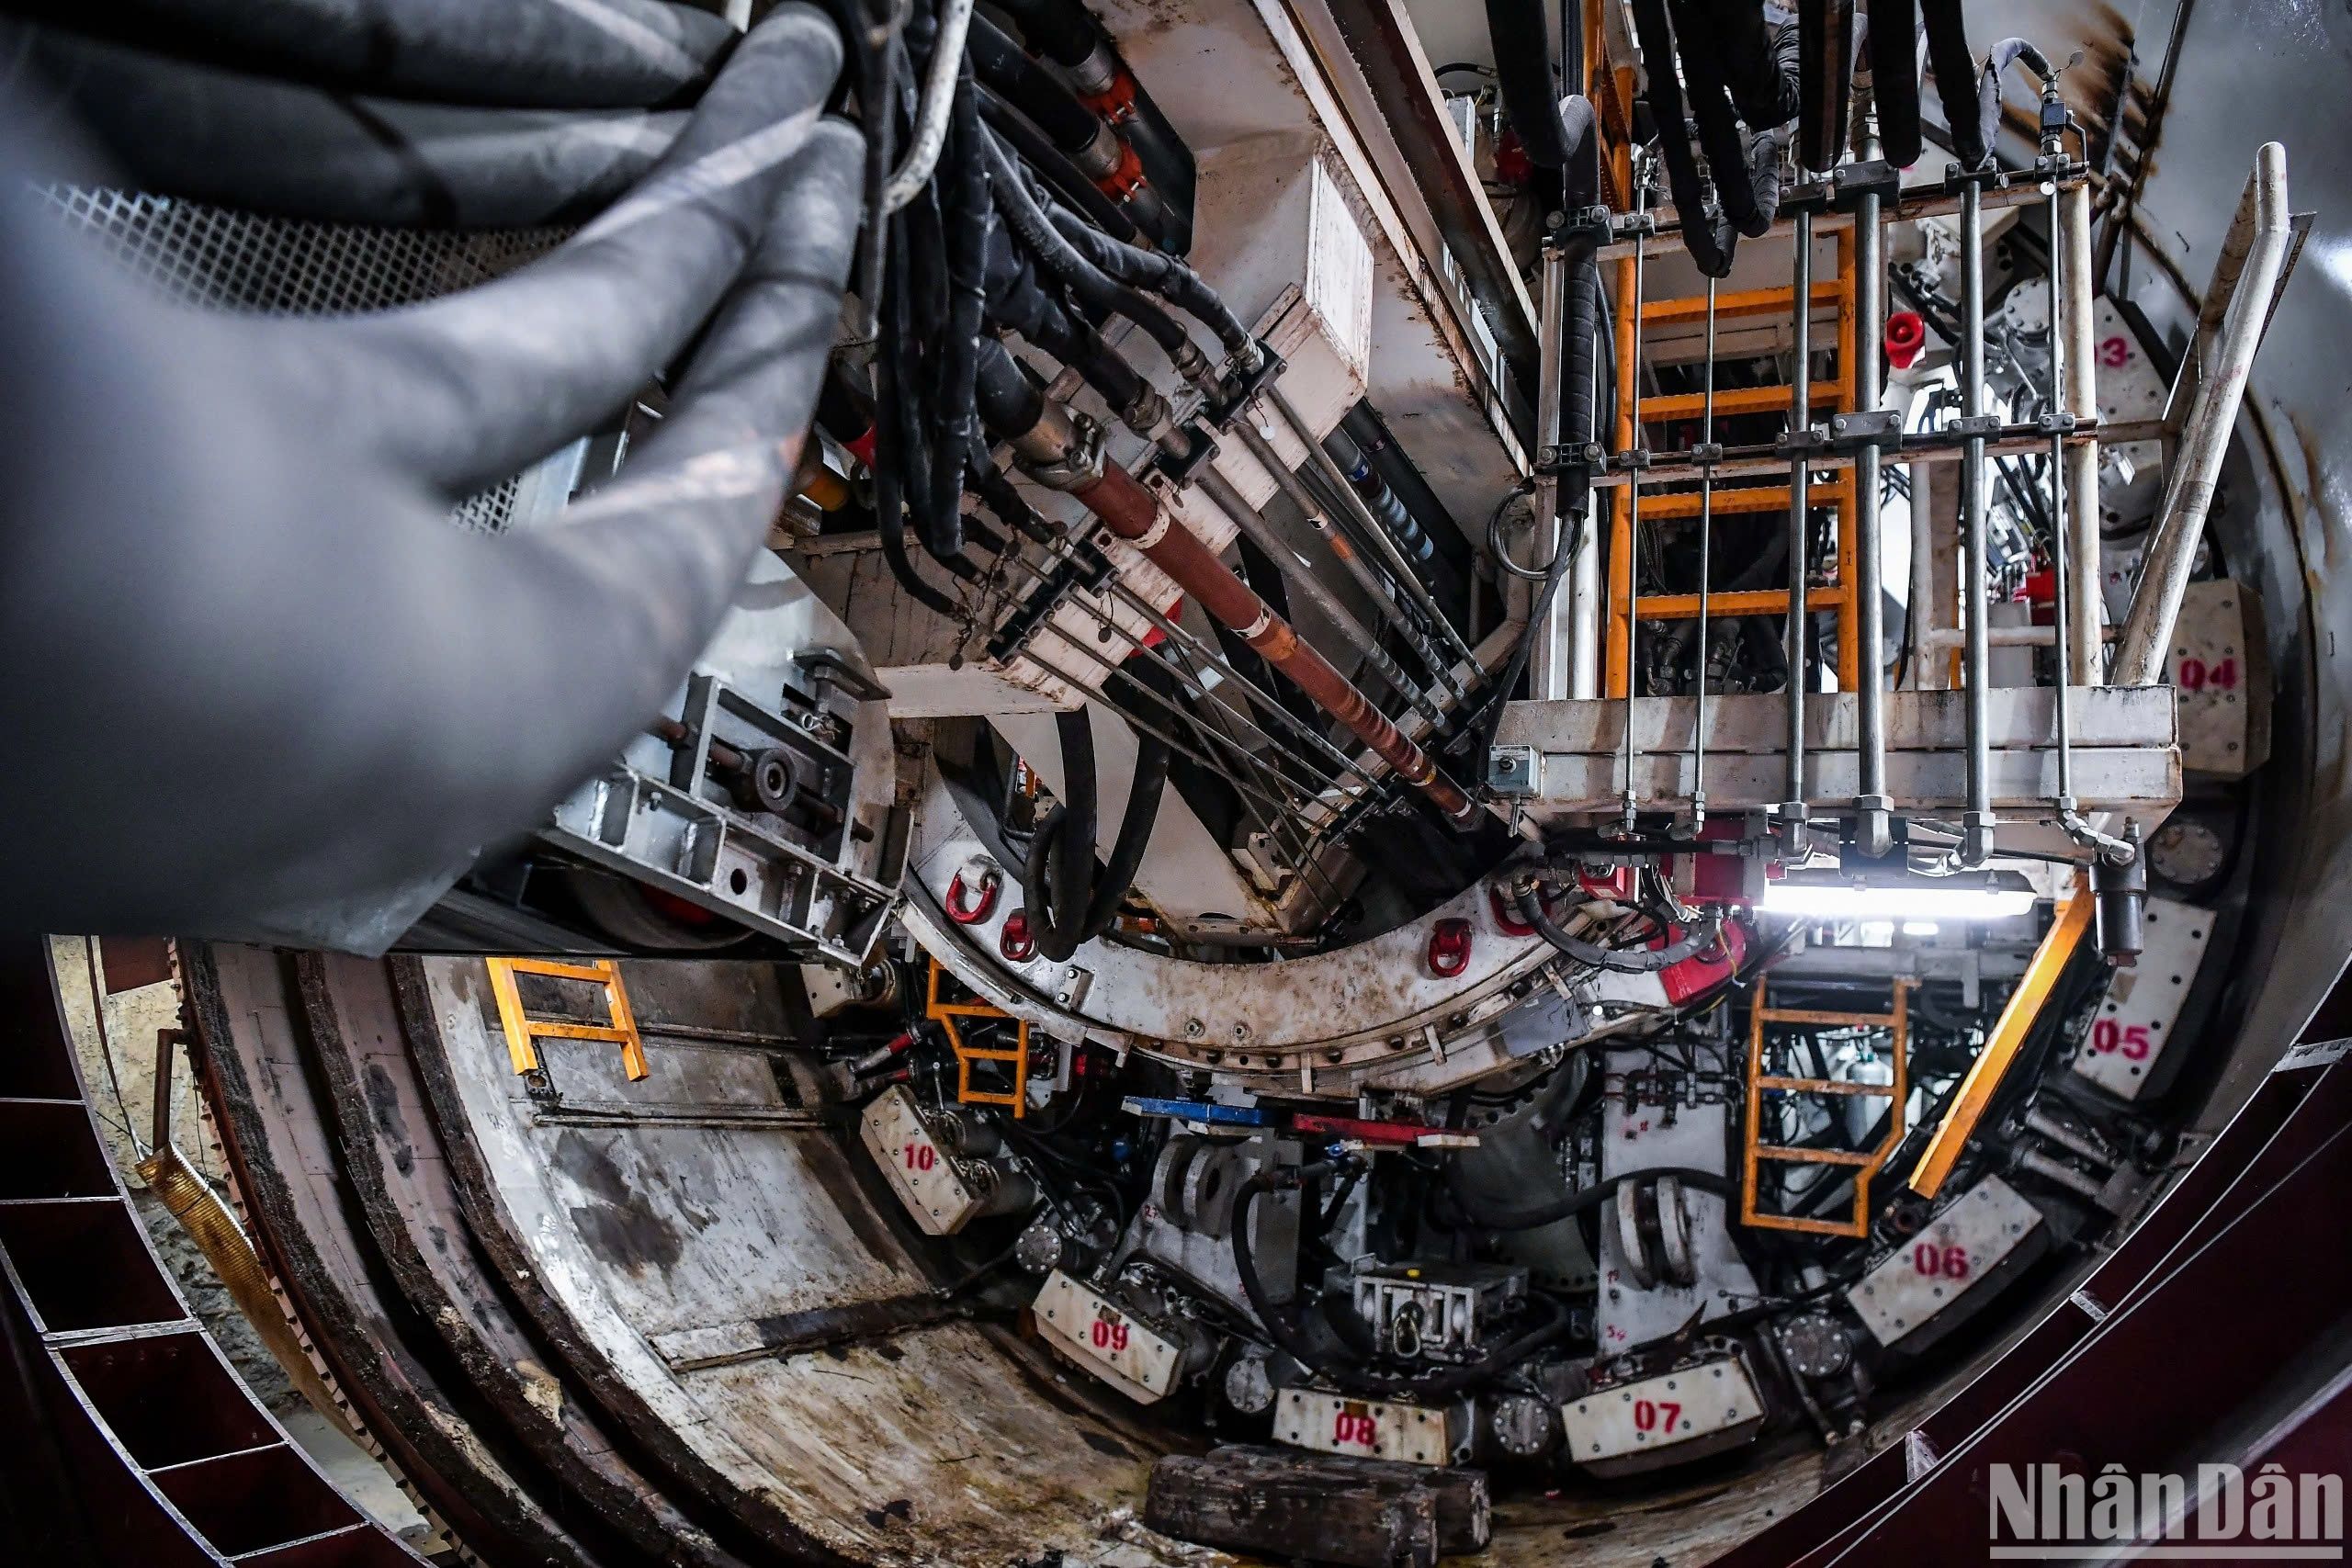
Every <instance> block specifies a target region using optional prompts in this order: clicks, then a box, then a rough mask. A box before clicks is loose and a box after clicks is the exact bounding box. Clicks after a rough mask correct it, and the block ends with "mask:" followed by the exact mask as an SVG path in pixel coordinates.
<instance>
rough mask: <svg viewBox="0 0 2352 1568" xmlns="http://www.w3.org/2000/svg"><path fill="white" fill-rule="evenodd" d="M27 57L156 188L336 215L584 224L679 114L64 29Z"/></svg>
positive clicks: (44, 37) (30, 40) (649, 156)
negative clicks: (432, 89)
mask: <svg viewBox="0 0 2352 1568" xmlns="http://www.w3.org/2000/svg"><path fill="white" fill-rule="evenodd" d="M0 36H7V37H9V38H10V39H11V42H12V45H13V47H15V49H16V50H17V59H19V60H20V61H22V62H23V63H24V64H25V66H26V67H28V72H29V74H30V75H31V77H32V78H33V79H34V80H35V81H36V82H37V83H38V84H39V85H40V86H41V87H43V88H46V89H47V90H48V91H49V92H50V93H51V94H52V95H53V96H54V100H55V103H56V106H57V107H59V108H61V109H62V110H63V111H64V112H65V113H66V114H68V115H70V116H71V117H72V118H73V119H74V121H75V122H76V123H77V124H79V125H80V126H81V127H82V129H83V130H85V132H86V133H87V134H88V135H89V136H90V137H91V138H92V139H93V140H94V141H96V142H97V144H98V146H99V147H100V149H101V150H103V151H104V152H106V153H107V155H108V157H109V158H110V159H111V160H112V162H113V163H114V164H115V165H116V166H117V167H118V168H119V169H120V170H122V172H123V173H124V174H126V175H129V176H130V180H131V181H132V183H133V184H134V185H135V186H137V187H138V188H139V189H140V190H142V191H147V192H151V193H153V194H154V195H158V196H175V197H187V198H188V199H191V200H196V201H213V202H220V203H222V204H223V205H226V206H232V207H237V208H241V209H245V210H248V211H254V212H266V213H271V214H274V215H277V216H279V217H286V218H309V219H318V220H326V221H331V222H347V223H381V224H390V225H394V226H399V227H410V226H424V227H431V228H435V229H519V228H530V227H534V226H537V225H541V224H564V223H578V222H583V221H585V220H587V219H589V218H591V217H594V215H595V214H596V213H598V212H600V211H602V210H603V209H605V208H606V207H608V206H610V205H611V204H612V203H613V201H614V200H615V199H616V198H617V197H620V196H621V195H622V194H623V193H624V192H625V191H627V190H628V188H629V187H630V186H634V185H636V184H637V183H638V182H639V181H640V180H642V179H643V178H645V176H646V175H647V173H648V172H649V171H650V170H651V169H652V167H653V166H654V164H655V162H656V160H658V159H659V158H660V157H661V156H662V153H663V152H667V151H668V150H669V147H670V145H671V143H672V142H673V141H676V140H677V137H678V132H679V130H680V128H682V127H683V126H684V124H685V123H686V114H685V112H684V110H679V109H662V110H649V109H581V110H571V109H512V108H470V107H450V106H447V105H443V104H413V103H404V102H401V100H399V99H396V98H368V97H353V96H348V95H345V94H341V93H334V92H329V91H327V90H326V89H324V88H320V87H306V86H299V85H293V84H289V83H285V82H276V81H271V80H269V79H268V78H266V77H259V76H247V75H243V74H242V73H237V72H234V71H227V70H222V69H220V68H219V67H216V66H210V65H200V64H196V63H193V62H188V61H184V60H175V59H173V58H171V57H170V56H167V55H159V54H149V53H147V52H145V51H141V50H135V49H129V48H125V47H123V46H120V45H118V44H111V43H102V42H99V41H97V40H96V39H88V38H85V37H82V36H81V35H79V34H77V33H70V32H62V31H58V30H55V29H52V28H25V29H21V30H19V29H13V28H12V29H9V30H8V33H7V34H6V35H0Z"/></svg>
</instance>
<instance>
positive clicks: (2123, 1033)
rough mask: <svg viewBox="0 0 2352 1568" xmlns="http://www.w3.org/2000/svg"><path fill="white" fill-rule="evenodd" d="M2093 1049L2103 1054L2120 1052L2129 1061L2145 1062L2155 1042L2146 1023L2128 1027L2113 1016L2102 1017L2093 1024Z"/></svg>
mask: <svg viewBox="0 0 2352 1568" xmlns="http://www.w3.org/2000/svg"><path fill="white" fill-rule="evenodd" d="M2091 1049H2092V1050H2094V1051H2096V1052H2098V1054H2099V1055H2102V1056H2106V1055H2115V1054H2116V1053H2118V1052H2120V1053H2121V1054H2122V1056H2123V1059H2124V1060H2125V1061H2127V1062H2144V1061H2146V1060H2147V1059H2148V1053H2149V1052H2150V1051H2151V1050H2153V1049H2154V1041H2152V1040H2150V1039H2149V1038H2148V1026H2147V1025H2146V1024H2144V1023H2135V1024H2132V1025H2131V1026H2129V1027H2128V1028H2127V1027H2126V1026H2124V1025H2122V1024H2120V1023H2118V1022H2116V1021H2115V1020H2113V1019H2111V1018H2102V1019H2100V1020H2099V1021H2098V1022H2097V1023H2094V1024H2092V1025H2091Z"/></svg>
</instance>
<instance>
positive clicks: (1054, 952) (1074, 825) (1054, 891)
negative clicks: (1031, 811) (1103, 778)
mask: <svg viewBox="0 0 2352 1568" xmlns="http://www.w3.org/2000/svg"><path fill="white" fill-rule="evenodd" d="M1054 737H1055V739H1057V741H1059V742H1060V744H1061V751H1062V792H1061V800H1060V802H1059V803H1058V804H1057V805H1056V806H1055V807H1053V809H1052V810H1050V811H1048V812H1047V813H1046V817H1045V820H1043V821H1041V822H1039V823H1038V824H1037V830H1036V832H1035V834H1033V835H1032V836H1031V838H1030V840H1029V855H1028V859H1027V860H1026V861H1025V862H1023V865H1022V868H1021V894H1022V898H1023V901H1024V903H1025V904H1026V905H1027V907H1028V915H1029V932H1030V935H1031V936H1032V937H1034V938H1035V940H1036V943H1037V951H1038V952H1039V953H1042V954H1044V955H1045V956H1046V958H1047V959H1049V960H1051V961H1052V962H1054V963H1056V964H1060V963H1063V962H1065V961H1066V960H1068V959H1069V955H1070V954H1071V953H1076V952H1077V951H1078V948H1079V943H1080V942H1081V941H1083V940H1084V938H1083V935H1082V932H1083V931H1084V930H1085V926H1086V908H1087V905H1088V904H1089V903H1090V902H1091V901H1092V899H1093V897H1094V845H1095V827H1096V823H1095V815H1096V809H1097V795H1096V790H1097V785H1096V778H1095V771H1094V721H1093V718H1092V716H1091V715H1090V714H1089V713H1088V711H1087V709H1086V708H1085V707H1084V706H1083V705H1081V706H1080V707H1077V708H1075V709H1072V710H1070V711H1069V712H1065V713H1057V714H1056V715H1054Z"/></svg>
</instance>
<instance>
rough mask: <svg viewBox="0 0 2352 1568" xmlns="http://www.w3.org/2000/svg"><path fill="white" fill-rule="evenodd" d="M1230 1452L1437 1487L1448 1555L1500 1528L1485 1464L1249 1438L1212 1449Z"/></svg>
mask: <svg viewBox="0 0 2352 1568" xmlns="http://www.w3.org/2000/svg"><path fill="white" fill-rule="evenodd" d="M1228 1455H1235V1456H1240V1455H1247V1456H1250V1458H1252V1459H1254V1460H1257V1461H1261V1462H1265V1461H1276V1462H1280V1463H1283V1464H1287V1465H1289V1466H1290V1467H1291V1468H1292V1469H1293V1470H1295V1471H1301V1472H1309V1473H1312V1474H1316V1475H1322V1476H1329V1477H1330V1478H1332V1479H1333V1480H1334V1481H1338V1482H1340V1483H1348V1482H1371V1483H1378V1484H1384V1485H1390V1486H1419V1487H1420V1488H1422V1489H1423V1490H1425V1491H1428V1492H1430V1493H1433V1494H1435V1495H1436V1497H1437V1549H1438V1551H1439V1552H1440V1553H1441V1554H1442V1555H1444V1556H1448V1557H1451V1556H1453V1555H1455V1554H1456V1553H1464V1554H1466V1553H1470V1552H1476V1551H1486V1550H1487V1541H1488V1540H1489V1539H1491V1538H1492V1536H1493V1534H1494V1517H1495V1515H1494V1497H1493V1491H1492V1488H1491V1487H1489V1486H1488V1485H1487V1472H1485V1471H1483V1470H1462V1469H1458V1468H1453V1467H1447V1468H1444V1469H1440V1468H1438V1467H1437V1466H1434V1465H1426V1464H1399V1463H1397V1462H1396V1461H1391V1460H1385V1459H1354V1458H1351V1457H1350V1456H1348V1455H1345V1454H1324V1453H1314V1452H1310V1451H1308V1450H1304V1449H1275V1448H1263V1447H1259V1446H1255V1445H1252V1444H1247V1443H1231V1444H1227V1445H1226V1446H1225V1447H1223V1448H1219V1449H1216V1450H1212V1451H1211V1453H1210V1454H1209V1458H1211V1459H1212V1460H1221V1459H1224V1458H1226V1457H1227V1456H1228Z"/></svg>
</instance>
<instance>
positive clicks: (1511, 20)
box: [1487, 0, 1592, 170]
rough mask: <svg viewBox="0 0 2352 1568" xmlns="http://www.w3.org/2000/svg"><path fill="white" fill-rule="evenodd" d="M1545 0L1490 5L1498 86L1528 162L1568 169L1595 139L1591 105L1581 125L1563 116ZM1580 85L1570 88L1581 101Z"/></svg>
mask: <svg viewBox="0 0 2352 1568" xmlns="http://www.w3.org/2000/svg"><path fill="white" fill-rule="evenodd" d="M1544 12H1545V7H1544V6H1543V5H1542V4H1541V3H1540V0H1487V39H1488V40H1489V41H1490V42H1491V43H1492V44H1493V46H1494V54H1495V85H1497V86H1498V87H1500V88H1501V89H1502V96H1503V112H1504V113H1505V114H1508V115H1509V116H1510V126H1511V129H1512V130H1515V131H1517V132H1519V144H1520V145H1521V147H1523V148H1525V149H1526V150H1527V156H1528V158H1529V159H1530V160H1531V161H1532V162H1533V163H1535V164H1539V165H1541V166H1542V167H1544V168H1546V169H1563V170H1565V169H1566V168H1568V167H1570V166H1571V165H1573V164H1576V163H1577V162H1578V161H1579V159H1580V157H1581V145H1582V143H1583V142H1584V141H1588V140H1589V139H1590V137H1591V134H1592V121H1591V113H1590V105H1589V104H1588V105H1587V106H1586V111H1585V117H1584V119H1583V122H1582V124H1581V125H1577V124H1572V123H1571V122H1570V121H1569V119H1568V118H1567V117H1566V116H1565V115H1564V114H1563V113H1562V112H1561V99H1562V97H1563V96H1564V95H1563V94H1562V92H1561V89H1560V85H1559V81H1558V78H1556V77H1555V75H1554V74H1553V70H1552V63H1553V62H1552V34H1551V26H1550V22H1549V19H1548V18H1547V17H1546V16H1545V14H1544ZM1582 85H1583V84H1582V83H1580V82H1571V83H1569V84H1568V88H1569V95H1570V96H1577V97H1579V98H1580V97H1581V94H1580V93H1577V89H1578V88H1580V87H1582Z"/></svg>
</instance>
